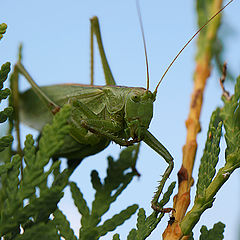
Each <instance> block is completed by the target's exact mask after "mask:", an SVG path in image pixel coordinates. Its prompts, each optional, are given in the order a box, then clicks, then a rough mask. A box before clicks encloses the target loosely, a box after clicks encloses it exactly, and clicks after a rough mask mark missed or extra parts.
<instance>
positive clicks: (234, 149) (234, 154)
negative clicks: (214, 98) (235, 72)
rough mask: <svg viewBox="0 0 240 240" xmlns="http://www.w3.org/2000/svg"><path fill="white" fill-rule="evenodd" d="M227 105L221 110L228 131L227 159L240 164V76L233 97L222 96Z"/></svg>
mask: <svg viewBox="0 0 240 240" xmlns="http://www.w3.org/2000/svg"><path fill="white" fill-rule="evenodd" d="M222 99H223V101H224V103H225V105H224V107H223V108H222V110H221V117H222V118H223V124H224V128H225V131H226V134H225V139H226V143H227V149H226V161H227V162H228V161H231V162H232V164H236V165H237V166H239V163H240V161H239V159H240V156H239V155H240V77H238V79H237V83H236V85H235V92H234V95H233V96H232V97H231V99H226V98H225V97H223V98H222Z"/></svg>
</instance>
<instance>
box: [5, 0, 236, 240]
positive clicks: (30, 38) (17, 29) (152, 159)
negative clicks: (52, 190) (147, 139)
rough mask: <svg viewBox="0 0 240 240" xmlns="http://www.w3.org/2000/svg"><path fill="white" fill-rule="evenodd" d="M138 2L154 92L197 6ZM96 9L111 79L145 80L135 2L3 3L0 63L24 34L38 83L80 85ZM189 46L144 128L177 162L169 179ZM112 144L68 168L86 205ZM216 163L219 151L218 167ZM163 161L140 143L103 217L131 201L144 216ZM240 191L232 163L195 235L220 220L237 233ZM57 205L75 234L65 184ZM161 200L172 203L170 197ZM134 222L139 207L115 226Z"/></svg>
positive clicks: (208, 99)
mask: <svg viewBox="0 0 240 240" xmlns="http://www.w3.org/2000/svg"><path fill="white" fill-rule="evenodd" d="M140 5H141V11H142V17H143V25H144V31H145V36H146V43H147V51H148V58H149V67H150V89H151V90H153V89H154V88H155V86H156V84H157V82H158V81H159V79H160V77H161V75H162V74H163V72H164V70H165V69H166V67H167V65H168V64H169V63H170V61H171V60H172V59H173V58H174V56H175V55H176V53H177V52H178V51H179V50H180V49H181V47H182V46H183V45H184V44H185V42H186V41H187V40H188V39H189V38H190V37H191V36H192V34H193V33H194V32H195V31H196V29H197V28H196V16H195V5H194V2H193V1H190V0H186V1H176V0H175V1H157V0H148V1H140ZM239 9H240V3H239V1H237V0H236V1H234V2H233V3H232V4H231V5H230V6H229V7H228V8H227V9H226V10H225V11H224V19H223V21H224V23H225V25H224V28H223V29H222V30H223V34H224V35H225V39H226V52H225V55H224V59H225V60H226V61H227V62H228V64H229V68H230V69H231V70H232V73H233V75H234V76H237V75H238V74H239V72H240V48H239V41H240V28H239ZM94 15H97V16H98V17H99V20H100V26H101V32H102V36H103V43H104V47H105V50H106V54H107V58H108V61H109V64H110V66H111V69H112V72H113V75H114V77H115V80H116V82H117V83H118V84H119V85H122V86H139V87H145V86H146V67H145V59H144V50H143V44H142V38H141V33H140V27H139V22H138V19H137V12H136V6H135V1H134V0H130V1H129V0H122V1H109V0H105V1H97V0H89V1H79V0H78V1H77V0H70V1H62V0H58V1H56V0H52V1H47V0H42V1H28V0H22V1H17V0H11V1H2V2H1V17H0V22H6V23H7V24H8V29H7V33H6V35H5V36H4V38H3V39H2V41H1V43H0V64H3V63H4V62H6V61H10V62H11V63H14V62H15V61H16V55H17V47H18V45H19V43H20V42H22V43H23V63H24V65H25V66H26V68H27V69H28V71H29V72H30V73H31V75H32V76H33V78H34V79H35V80H36V81H37V83H38V84H39V85H49V84H53V83H71V82H72V83H85V84H87V83H88V82H89V79H90V58H89V56H90V48H89V46H90V32H89V30H90V23H89V19H90V18H91V17H92V16H94ZM194 52H195V42H193V43H192V44H190V45H189V46H188V48H187V49H186V50H185V51H184V53H183V54H182V55H181V57H180V58H179V59H178V61H177V62H176V63H175V65H174V66H173V67H172V69H171V70H170V72H169V73H168V74H167V76H166V78H165V79H164V80H163V82H162V84H161V86H160V87H159V91H158V96H157V101H156V102H155V106H154V107H155V108H154V116H153V120H152V123H151V126H150V131H151V132H152V133H153V134H154V135H155V136H156V137H157V138H158V139H159V140H160V141H161V142H162V143H163V144H164V145H165V146H166V147H167V148H168V149H169V151H170V152H171V154H172V155H173V156H174V159H175V160H174V161H175V168H174V171H173V173H172V175H171V178H170V180H169V181H168V183H170V182H171V181H173V180H177V178H176V175H177V172H178V170H179V168H180V166H181V157H182V146H183V145H184V142H185V137H186V128H185V120H186V119H187V114H188V109H189V100H190V95H191V92H192V84H193V82H192V76H193V71H194ZM218 79H219V75H218V74H217V72H216V70H215V69H213V73H212V75H211V78H210V79H209V80H208V85H207V88H206V92H205V95H204V103H203V109H202V113H201V129H202V131H201V133H200V134H199V136H198V143H199V147H198V151H197V158H196V163H195V166H194V171H193V177H194V179H195V180H196V179H197V174H198V171H197V169H198V166H199V163H200V157H201V155H202V152H203V147H204V142H205V139H206V132H207V127H208V123H209V118H210V115H211V113H212V111H213V110H214V109H215V108H216V106H219V105H221V104H222V103H221V100H220V97H221V89H220V87H219V84H218ZM95 80H96V83H97V84H98V85H104V76H103V72H102V68H101V65H100V60H99V57H98V56H97V57H96V69H95ZM20 85H21V89H26V88H28V87H29V85H28V83H27V82H26V81H25V80H23V79H22V81H21V83H20ZM226 87H227V88H230V89H232V86H231V84H227V86H226ZM31 131H32V130H31ZM27 132H29V129H28V128H26V127H24V132H22V135H24V134H26V133H27ZM33 134H34V135H35V136H36V132H34V131H33ZM221 146H222V149H223V148H224V147H225V146H224V144H222V145H221ZM119 152H120V148H119V146H118V145H116V144H110V146H109V147H108V148H107V149H106V150H104V151H103V152H101V153H100V154H98V155H96V156H92V157H89V158H87V159H85V160H84V161H83V162H82V164H81V165H80V166H79V167H78V168H77V170H76V171H75V172H74V174H73V176H72V180H73V181H75V182H77V184H78V186H79V187H80V188H81V190H82V192H83V194H84V197H86V199H87V201H88V203H89V205H90V203H91V201H92V200H93V196H94V192H93V191H92V189H91V185H90V183H89V182H90V172H91V171H92V170H93V169H96V170H97V171H98V172H99V173H100V175H101V177H104V176H105V170H106V164H107V161H106V157H107V156H108V155H109V154H111V155H113V156H114V157H117V156H118V153H119ZM223 161H224V154H223V153H222V154H221V156H220V163H219V166H218V168H219V167H220V166H221V165H222V164H223ZM165 168H166V164H165V162H164V160H163V159H161V158H160V157H159V156H158V155H157V154H156V153H155V152H154V151H153V150H152V149H151V148H149V147H148V146H146V145H145V144H142V147H141V152H140V157H139V159H138V163H137V169H138V171H139V172H140V173H141V178H139V179H137V178H136V179H135V180H134V181H133V182H132V183H131V184H130V186H129V187H128V188H127V190H126V191H125V192H124V193H123V194H122V195H121V197H119V199H118V200H117V201H116V203H114V204H113V206H112V208H111V210H110V211H109V213H108V214H107V216H106V218H107V217H108V216H111V215H112V214H115V213H117V212H119V211H120V210H121V209H123V208H125V207H127V206H128V205H130V204H133V203H138V204H139V205H140V207H144V208H145V209H146V211H147V213H148V214H150V213H151V208H150V201H151V199H152V195H153V192H154V190H155V187H156V186H157V181H158V180H160V179H161V176H160V175H161V174H162V173H163V172H164V170H165ZM239 189H240V188H239V171H236V172H235V173H234V174H233V176H232V177H231V178H230V180H229V181H228V182H227V183H226V184H225V186H224V187H223V188H222V189H221V190H220V192H219V193H218V195H217V198H216V200H215V202H214V206H213V207H212V209H209V210H207V211H206V212H205V213H204V214H203V216H202V217H201V220H200V222H199V223H198V224H197V226H196V228H195V230H194V236H195V237H196V239H197V236H199V229H200V227H201V226H202V225H203V224H204V225H207V227H208V228H211V227H212V225H213V224H214V223H216V222H218V221H222V222H223V223H225V224H226V225H227V226H226V228H225V239H237V232H238V230H237V229H238V227H239V224H238V223H239V217H238V215H239V211H240V209H239V197H240V191H239ZM194 191H195V187H193V188H192V190H191V196H192V200H193V199H194ZM175 193H176V191H175ZM171 201H172V200H171ZM59 205H60V208H61V209H62V210H63V211H64V213H65V214H66V215H67V218H68V219H69V221H70V222H71V226H72V228H74V230H75V231H76V234H77V229H78V227H79V225H80V216H79V215H78V214H77V211H76V209H75V208H74V206H73V202H72V200H71V196H70V194H69V189H67V190H66V191H65V196H64V199H63V200H62V201H61V202H60V204H59ZM168 206H169V207H170V206H171V203H169V204H168ZM191 206H192V203H191V205H190V207H191ZM168 220H169V216H168V215H166V216H165V217H164V219H163V220H162V222H161V223H160V224H159V227H158V229H157V230H156V231H155V232H154V233H153V234H152V236H151V237H149V239H152V240H154V239H160V238H161V237H160V236H161V232H162V231H163V229H165V227H166V226H167V221H168ZM135 222H136V215H135V216H134V217H132V218H131V219H130V220H128V221H127V222H126V223H125V224H124V225H123V226H121V227H119V228H117V229H116V231H114V233H115V232H118V233H120V235H121V239H126V235H127V233H128V232H129V231H130V229H131V228H132V227H135ZM112 235H113V233H110V234H108V235H106V236H104V237H103V238H102V239H111V236H112Z"/></svg>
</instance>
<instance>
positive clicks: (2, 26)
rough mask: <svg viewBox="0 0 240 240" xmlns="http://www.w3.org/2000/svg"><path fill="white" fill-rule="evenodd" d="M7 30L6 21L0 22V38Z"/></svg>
mask: <svg viewBox="0 0 240 240" xmlns="http://www.w3.org/2000/svg"><path fill="white" fill-rule="evenodd" d="M6 30H7V24H6V23H1V24H0V40H1V39H2V37H3V34H4V33H5V32H6Z"/></svg>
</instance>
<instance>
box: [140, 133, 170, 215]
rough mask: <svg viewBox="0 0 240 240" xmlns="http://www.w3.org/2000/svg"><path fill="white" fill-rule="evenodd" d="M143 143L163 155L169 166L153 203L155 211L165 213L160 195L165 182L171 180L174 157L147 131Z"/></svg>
mask: <svg viewBox="0 0 240 240" xmlns="http://www.w3.org/2000/svg"><path fill="white" fill-rule="evenodd" d="M143 141H144V142H145V143H146V144H147V145H148V146H150V147H151V148H152V149H154V150H155V151H156V152H157V153H158V154H159V155H161V156H162V157H163V158H164V160H165V161H166V162H167V164H168V167H167V169H166V170H165V172H164V174H163V176H162V179H161V181H160V182H159V185H158V187H157V191H156V192H155V194H154V196H153V199H152V202H151V204H152V209H153V210H155V211H157V212H164V209H162V208H160V207H159V205H158V200H159V197H160V194H161V193H162V190H163V187H164V185H165V182H166V181H167V179H168V178H169V176H170V174H171V172H172V170H173V166H174V162H173V157H172V156H171V154H170V153H169V152H168V150H167V149H166V148H165V147H164V146H163V145H162V144H161V143H160V142H159V141H158V140H157V139H156V138H155V137H154V136H153V135H152V134H151V133H150V132H149V131H147V130H146V132H145V135H144V139H143Z"/></svg>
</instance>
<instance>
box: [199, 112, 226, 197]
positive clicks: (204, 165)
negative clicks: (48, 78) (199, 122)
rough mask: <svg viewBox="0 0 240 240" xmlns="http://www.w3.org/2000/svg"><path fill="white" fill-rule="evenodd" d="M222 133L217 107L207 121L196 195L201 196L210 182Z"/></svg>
mask: <svg viewBox="0 0 240 240" xmlns="http://www.w3.org/2000/svg"><path fill="white" fill-rule="evenodd" d="M221 133H222V122H220V118H219V109H218V110H216V111H214V112H213V114H212V116H211V120H210V123H209V129H208V133H207V141H206V143H205V149H204V152H203V156H202V159H201V165H200V167H199V173H198V182H197V197H201V196H202V197H203V196H204V194H205V190H206V188H207V187H208V186H209V184H210V183H211V181H212V179H213V177H214V175H215V172H216V169H215V167H216V165H217V162H218V155H219V152H220V148H219V142H220V138H221Z"/></svg>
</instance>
